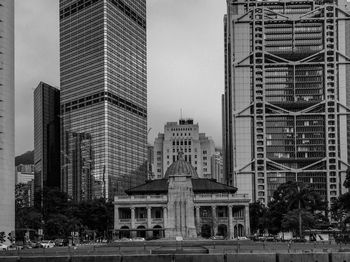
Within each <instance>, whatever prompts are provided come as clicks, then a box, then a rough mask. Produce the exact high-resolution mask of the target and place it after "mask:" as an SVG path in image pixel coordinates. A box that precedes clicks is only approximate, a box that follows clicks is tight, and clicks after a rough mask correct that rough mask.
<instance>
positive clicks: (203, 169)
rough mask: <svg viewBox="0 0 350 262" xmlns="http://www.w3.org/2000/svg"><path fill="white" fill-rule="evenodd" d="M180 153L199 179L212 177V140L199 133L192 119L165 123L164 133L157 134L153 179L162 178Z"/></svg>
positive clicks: (213, 151) (213, 146)
mask: <svg viewBox="0 0 350 262" xmlns="http://www.w3.org/2000/svg"><path fill="white" fill-rule="evenodd" d="M180 151H182V152H183V153H184V158H185V160H186V161H188V162H189V163H191V164H192V165H193V166H194V167H195V169H196V170H197V173H198V175H199V177H201V178H211V177H212V169H211V157H212V156H213V155H214V153H215V145H214V141H213V139H212V138H210V137H207V136H206V135H205V134H204V133H199V126H198V123H197V124H194V123H193V120H192V119H186V120H185V119H180V120H179V122H178V123H177V122H168V123H166V125H165V126H164V133H159V134H158V137H157V138H156V139H155V141H154V165H153V175H154V176H153V179H160V178H162V176H163V174H165V171H166V170H167V168H168V167H169V166H170V165H171V164H172V163H173V162H175V161H176V160H177V156H178V153H179V152H180Z"/></svg>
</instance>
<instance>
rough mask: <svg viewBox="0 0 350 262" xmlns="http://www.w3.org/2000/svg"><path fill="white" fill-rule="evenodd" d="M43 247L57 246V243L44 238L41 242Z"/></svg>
mask: <svg viewBox="0 0 350 262" xmlns="http://www.w3.org/2000/svg"><path fill="white" fill-rule="evenodd" d="M40 245H41V247H42V248H52V247H54V246H55V243H54V242H53V241H52V240H43V241H41V242H40Z"/></svg>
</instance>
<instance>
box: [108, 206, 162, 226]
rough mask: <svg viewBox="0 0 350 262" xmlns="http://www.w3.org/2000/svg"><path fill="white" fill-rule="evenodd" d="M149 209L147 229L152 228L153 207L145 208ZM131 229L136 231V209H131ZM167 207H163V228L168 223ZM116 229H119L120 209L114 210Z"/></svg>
mask: <svg viewBox="0 0 350 262" xmlns="http://www.w3.org/2000/svg"><path fill="white" fill-rule="evenodd" d="M145 208H146V209H147V228H151V227H152V217H151V214H152V207H145ZM130 210H131V219H130V220H131V229H136V223H135V222H136V220H135V207H131V208H130ZM167 217H168V216H167V207H165V206H164V207H163V227H164V228H166V226H167V225H166V223H167ZM114 218H115V219H114V228H119V225H120V223H119V210H118V208H115V209H114Z"/></svg>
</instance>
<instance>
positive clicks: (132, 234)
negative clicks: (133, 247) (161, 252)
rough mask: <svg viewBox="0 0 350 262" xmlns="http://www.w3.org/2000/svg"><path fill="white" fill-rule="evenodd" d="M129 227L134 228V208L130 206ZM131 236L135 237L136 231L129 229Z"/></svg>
mask: <svg viewBox="0 0 350 262" xmlns="http://www.w3.org/2000/svg"><path fill="white" fill-rule="evenodd" d="M130 209H131V229H136V228H135V208H134V207H131V208H130ZM130 236H131V237H136V231H131V234H130Z"/></svg>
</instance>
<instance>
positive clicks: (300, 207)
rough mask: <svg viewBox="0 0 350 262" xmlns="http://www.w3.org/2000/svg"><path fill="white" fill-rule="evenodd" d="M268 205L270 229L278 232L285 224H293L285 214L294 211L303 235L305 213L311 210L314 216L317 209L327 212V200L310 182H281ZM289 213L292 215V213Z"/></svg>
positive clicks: (300, 234) (300, 233)
mask: <svg viewBox="0 0 350 262" xmlns="http://www.w3.org/2000/svg"><path fill="white" fill-rule="evenodd" d="M268 207H269V211H268V217H269V219H270V226H269V231H272V232H273V233H277V232H279V231H280V230H281V229H283V228H285V227H283V225H284V226H286V225H292V223H291V221H288V220H286V218H285V215H286V214H288V212H290V211H293V214H294V215H295V214H296V213H297V214H298V226H299V230H298V231H299V236H300V237H301V236H302V228H303V226H302V221H303V214H304V215H306V214H308V213H306V212H309V213H310V214H311V215H312V216H314V215H315V211H324V212H326V210H327V202H326V201H324V200H323V199H322V197H321V196H320V195H319V194H318V193H317V192H316V191H315V190H313V189H312V187H311V186H310V185H309V184H305V183H300V182H291V181H290V182H287V183H284V184H281V185H280V186H279V187H278V188H277V190H276V191H275V192H274V194H273V199H272V201H271V202H269V204H268ZM289 214H290V215H291V214H292V213H289ZM307 217H308V216H307ZM282 221H285V223H284V224H282Z"/></svg>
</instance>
